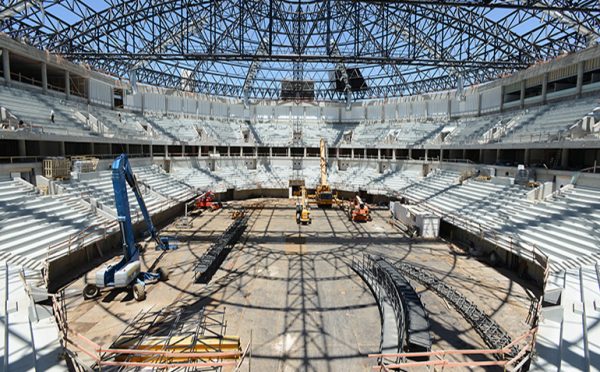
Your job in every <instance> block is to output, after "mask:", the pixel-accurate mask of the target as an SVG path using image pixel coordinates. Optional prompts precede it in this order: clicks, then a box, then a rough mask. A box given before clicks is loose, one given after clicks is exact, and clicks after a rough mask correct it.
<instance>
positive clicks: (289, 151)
mask: <svg viewBox="0 0 600 372" xmlns="http://www.w3.org/2000/svg"><path fill="white" fill-rule="evenodd" d="M286 155H287V157H288V158H289V157H290V156H292V149H291V148H289V147H288V148H287V149H286Z"/></svg>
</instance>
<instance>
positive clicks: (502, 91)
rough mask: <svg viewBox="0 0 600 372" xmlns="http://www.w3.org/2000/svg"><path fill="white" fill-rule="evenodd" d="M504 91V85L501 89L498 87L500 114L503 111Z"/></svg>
mask: <svg viewBox="0 0 600 372" xmlns="http://www.w3.org/2000/svg"><path fill="white" fill-rule="evenodd" d="M505 90H506V89H505V88H504V85H503V86H502V87H500V112H502V110H504V91H505Z"/></svg>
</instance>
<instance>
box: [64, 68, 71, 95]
mask: <svg viewBox="0 0 600 372" xmlns="http://www.w3.org/2000/svg"><path fill="white" fill-rule="evenodd" d="M65 95H66V96H67V99H69V98H70V97H71V76H70V74H69V71H65Z"/></svg>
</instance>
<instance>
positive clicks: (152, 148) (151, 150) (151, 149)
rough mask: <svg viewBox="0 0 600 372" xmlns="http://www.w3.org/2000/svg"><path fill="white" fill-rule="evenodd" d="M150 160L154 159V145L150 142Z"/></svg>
mask: <svg viewBox="0 0 600 372" xmlns="http://www.w3.org/2000/svg"><path fill="white" fill-rule="evenodd" d="M198 153H200V152H198ZM150 160H154V146H152V144H150Z"/></svg>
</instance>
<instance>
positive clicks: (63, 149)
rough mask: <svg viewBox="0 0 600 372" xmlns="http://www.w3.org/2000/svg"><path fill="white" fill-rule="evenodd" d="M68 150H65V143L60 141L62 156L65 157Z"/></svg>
mask: <svg viewBox="0 0 600 372" xmlns="http://www.w3.org/2000/svg"><path fill="white" fill-rule="evenodd" d="M66 154H67V150H66V149H65V141H60V156H65V155H66Z"/></svg>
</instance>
